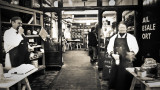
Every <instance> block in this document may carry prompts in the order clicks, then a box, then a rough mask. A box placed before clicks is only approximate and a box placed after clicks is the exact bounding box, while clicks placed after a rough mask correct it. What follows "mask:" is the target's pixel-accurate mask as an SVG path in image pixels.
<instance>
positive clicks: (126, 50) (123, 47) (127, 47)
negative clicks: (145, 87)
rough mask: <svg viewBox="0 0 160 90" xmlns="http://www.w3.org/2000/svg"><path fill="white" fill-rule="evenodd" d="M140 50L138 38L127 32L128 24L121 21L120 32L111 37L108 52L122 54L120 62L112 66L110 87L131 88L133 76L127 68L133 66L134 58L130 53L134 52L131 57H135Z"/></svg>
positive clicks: (127, 89) (116, 89)
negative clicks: (129, 55) (129, 56)
mask: <svg viewBox="0 0 160 90" xmlns="http://www.w3.org/2000/svg"><path fill="white" fill-rule="evenodd" d="M138 51H139V47H138V44H137V40H136V38H135V37H134V36H133V35H131V34H129V33H127V26H126V25H125V23H124V22H120V23H119V25H118V33H117V34H115V35H114V36H113V37H111V39H110V41H109V44H108V47H107V52H108V53H109V54H110V55H112V54H116V53H117V54H118V55H119V56H120V57H119V58H120V63H119V64H118V65H116V64H115V65H114V66H113V67H112V70H111V78H110V81H109V88H112V89H115V90H129V87H130V85H131V81H132V76H131V75H130V74H129V73H128V72H127V71H126V70H125V68H127V67H132V66H133V64H132V61H133V58H128V54H132V55H133V56H131V57H134V56H135V55H136V54H137V53H138ZM126 56H127V57H126Z"/></svg>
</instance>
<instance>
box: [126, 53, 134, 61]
mask: <svg viewBox="0 0 160 90" xmlns="http://www.w3.org/2000/svg"><path fill="white" fill-rule="evenodd" d="M126 58H127V59H128V60H130V61H131V62H132V61H134V60H135V59H136V57H135V54H134V52H132V51H131V52H127V55H126Z"/></svg>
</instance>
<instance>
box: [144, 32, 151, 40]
mask: <svg viewBox="0 0 160 90" xmlns="http://www.w3.org/2000/svg"><path fill="white" fill-rule="evenodd" d="M142 39H151V33H143V34H142Z"/></svg>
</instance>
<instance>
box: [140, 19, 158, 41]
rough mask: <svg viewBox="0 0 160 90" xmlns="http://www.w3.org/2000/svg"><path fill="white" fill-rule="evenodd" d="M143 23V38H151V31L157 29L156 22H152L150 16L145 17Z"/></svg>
mask: <svg viewBox="0 0 160 90" xmlns="http://www.w3.org/2000/svg"><path fill="white" fill-rule="evenodd" d="M142 23H144V25H142V32H143V33H142V39H151V34H152V33H151V31H155V30H156V23H150V20H149V17H148V16H147V17H144V18H143V22H142Z"/></svg>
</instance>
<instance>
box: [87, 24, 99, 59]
mask: <svg viewBox="0 0 160 90" xmlns="http://www.w3.org/2000/svg"><path fill="white" fill-rule="evenodd" d="M97 45H98V40H97V33H96V28H95V27H92V28H91V32H89V33H88V46H89V51H90V58H91V62H95V61H96V59H97ZM92 54H93V55H92Z"/></svg>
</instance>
